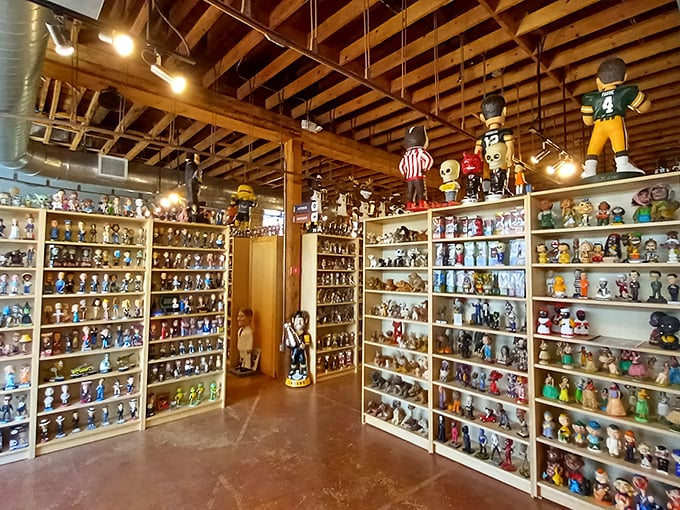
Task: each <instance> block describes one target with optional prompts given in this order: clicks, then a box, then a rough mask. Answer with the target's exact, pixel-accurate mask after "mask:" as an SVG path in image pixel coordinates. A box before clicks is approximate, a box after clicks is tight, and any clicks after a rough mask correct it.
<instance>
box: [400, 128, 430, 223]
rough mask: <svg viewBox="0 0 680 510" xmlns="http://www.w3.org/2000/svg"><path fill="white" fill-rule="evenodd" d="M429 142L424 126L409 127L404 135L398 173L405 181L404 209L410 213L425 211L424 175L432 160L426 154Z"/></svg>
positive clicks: (428, 154) (425, 191) (427, 153)
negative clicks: (403, 151) (402, 152)
mask: <svg viewBox="0 0 680 510" xmlns="http://www.w3.org/2000/svg"><path fill="white" fill-rule="evenodd" d="M428 144H429V140H428V139H427V132H426V130H425V126H411V127H410V128H407V129H406V133H405V134H404V146H405V147H406V152H405V153H404V155H403V156H402V158H401V161H400V162H399V171H400V172H401V175H402V176H403V177H404V179H406V208H407V209H408V210H410V211H422V210H424V209H427V202H426V201H427V190H426V188H425V174H427V171H428V170H429V169H430V168H432V165H433V164H434V160H433V159H432V156H430V153H429V152H427V146H428Z"/></svg>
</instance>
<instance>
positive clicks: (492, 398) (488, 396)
mask: <svg viewBox="0 0 680 510" xmlns="http://www.w3.org/2000/svg"><path fill="white" fill-rule="evenodd" d="M433 383H434V385H435V386H443V387H444V388H447V389H449V390H452V391H460V392H461V393H463V394H469V395H475V396H476V397H479V398H485V399H487V400H490V401H492V402H498V403H500V404H503V405H510V406H513V407H519V408H520V409H524V410H525V411H528V410H529V404H520V403H518V402H515V401H514V400H512V399H510V398H508V397H505V396H503V395H494V394H493V393H489V392H488V391H486V392H484V391H479V390H476V389H474V388H466V387H465V386H460V385H459V384H455V382H454V381H448V382H441V381H433ZM437 399H438V397H437V396H434V400H435V401H436V400H437Z"/></svg>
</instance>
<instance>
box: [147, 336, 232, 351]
mask: <svg viewBox="0 0 680 510" xmlns="http://www.w3.org/2000/svg"><path fill="white" fill-rule="evenodd" d="M223 334H224V333H201V334H200V335H198V334H197V335H185V336H171V337H168V338H162V339H161V338H158V339H156V340H150V341H149V344H162V343H168V342H178V341H180V340H182V341H184V340H197V339H201V338H212V337H214V336H219V335H223ZM205 352H207V353H209V352H211V351H205Z"/></svg>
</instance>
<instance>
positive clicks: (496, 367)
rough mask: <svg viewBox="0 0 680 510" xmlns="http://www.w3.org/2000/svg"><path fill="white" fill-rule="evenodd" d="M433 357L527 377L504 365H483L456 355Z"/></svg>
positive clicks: (472, 359)
mask: <svg viewBox="0 0 680 510" xmlns="http://www.w3.org/2000/svg"><path fill="white" fill-rule="evenodd" d="M432 356H433V357H436V358H439V359H445V360H447V361H453V362H454V363H462V364H464V365H470V366H473V367H479V368H486V369H488V370H498V371H499V372H504V373H508V374H515V375H517V376H519V377H528V376H529V373H528V372H520V371H519V370H515V369H514V368H510V367H507V366H505V365H500V364H498V363H484V362H483V361H477V360H476V359H474V358H463V357H461V356H460V355H458V354H433V355H432Z"/></svg>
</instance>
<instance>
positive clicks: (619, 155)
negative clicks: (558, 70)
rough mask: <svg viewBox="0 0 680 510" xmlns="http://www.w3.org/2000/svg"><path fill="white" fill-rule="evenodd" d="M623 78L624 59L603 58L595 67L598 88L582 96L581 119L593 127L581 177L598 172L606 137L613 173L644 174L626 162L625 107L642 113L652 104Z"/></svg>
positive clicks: (624, 72) (623, 174)
mask: <svg viewBox="0 0 680 510" xmlns="http://www.w3.org/2000/svg"><path fill="white" fill-rule="evenodd" d="M626 77H627V74H626V63H625V62H624V61H623V60H621V59H620V58H612V59H608V60H605V61H604V62H602V63H601V64H600V67H599V69H598V70H597V78H596V80H595V81H596V83H597V91H593V92H588V93H587V94H584V95H583V98H582V99H581V115H582V116H583V122H584V123H585V125H586V126H593V133H592V135H591V136H590V143H589V144H588V153H587V155H586V162H585V171H584V172H583V175H582V177H583V178H584V179H585V178H588V177H593V176H594V175H595V174H596V173H597V160H598V156H599V155H600V154H601V153H602V149H604V144H605V143H606V142H607V140H611V144H612V150H613V151H614V160H615V161H616V173H617V174H622V175H621V176H620V177H630V176H635V175H640V174H644V171H643V170H640V169H639V168H637V167H636V166H635V165H633V164H632V163H631V162H630V161H628V138H627V135H626V126H625V123H624V120H623V118H624V117H625V116H626V110H633V111H634V112H637V113H645V112H646V111H648V110H649V108H650V107H651V105H652V104H651V102H650V101H649V99H648V98H647V96H645V94H644V93H643V92H642V91H641V90H640V89H638V87H637V86H636V85H623V83H624V82H625V81H626Z"/></svg>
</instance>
